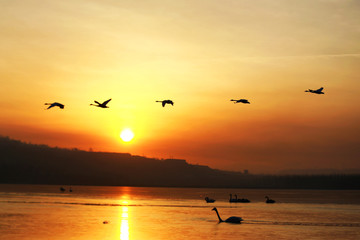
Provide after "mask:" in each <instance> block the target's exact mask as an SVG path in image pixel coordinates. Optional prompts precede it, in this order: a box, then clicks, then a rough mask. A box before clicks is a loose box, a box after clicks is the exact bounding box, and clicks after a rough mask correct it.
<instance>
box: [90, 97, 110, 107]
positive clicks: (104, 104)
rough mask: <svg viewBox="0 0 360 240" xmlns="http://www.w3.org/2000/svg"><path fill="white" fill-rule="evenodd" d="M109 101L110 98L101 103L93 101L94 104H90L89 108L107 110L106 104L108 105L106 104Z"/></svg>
mask: <svg viewBox="0 0 360 240" xmlns="http://www.w3.org/2000/svg"><path fill="white" fill-rule="evenodd" d="M110 101H111V98H110V99H109V100H106V101H105V102H103V103H99V102H98V101H94V102H95V103H96V104H90V106H95V107H100V108H109V107H108V106H106V104H108V102H110Z"/></svg>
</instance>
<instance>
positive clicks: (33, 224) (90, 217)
mask: <svg viewBox="0 0 360 240" xmlns="http://www.w3.org/2000/svg"><path fill="white" fill-rule="evenodd" d="M63 187H64V188H66V192H64V193H62V192H60V190H59V188H60V186H49V185H0V239H10V240H12V239H15V240H17V239H22V240H23V239H39V240H43V239H52V240H57V239H77V240H82V239H84V240H85V239H86V240H89V239H121V240H128V239H133V240H142V239H181V240H183V239H302V240H303V239H360V191H345V190H344V191H341V190H340V191H333V190H275V189H270V190H269V189H266V190H264V189H205V188H147V187H91V186H72V189H73V192H69V191H68V190H69V186H63ZM230 193H232V194H237V195H238V197H240V198H248V199H250V200H251V201H252V202H251V203H229V201H228V198H229V194H230ZM266 195H268V196H269V197H270V198H272V199H275V200H276V201H277V203H275V204H266V203H265V198H264V196H266ZM205 196H209V197H210V198H215V199H216V202H215V203H206V202H205V201H204V197H205ZM214 206H216V207H217V208H218V210H219V213H220V215H221V217H222V218H223V219H226V218H228V217H230V216H239V217H242V218H243V219H244V222H243V223H242V224H229V223H220V224H219V223H218V219H217V216H216V214H215V212H214V211H211V209H212V208H213V207H214ZM104 221H107V224H104V223H103V222H104Z"/></svg>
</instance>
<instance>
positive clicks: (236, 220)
mask: <svg viewBox="0 0 360 240" xmlns="http://www.w3.org/2000/svg"><path fill="white" fill-rule="evenodd" d="M323 89H324V88H323V87H321V88H319V89H317V90H312V89H308V90H305V92H310V93H314V94H324V92H323ZM110 101H111V98H110V99H108V100H106V101H104V102H103V103H100V102H98V101H96V100H95V101H94V102H95V103H96V104H90V106H95V107H99V108H109V107H108V106H107V104H108V103H109V102H110ZM230 101H231V102H234V104H236V103H243V104H250V102H249V101H248V100H247V99H231V100H230ZM156 102H161V105H162V106H163V107H165V105H166V104H170V105H171V106H174V102H173V101H172V100H169V99H167V100H162V101H156ZM45 105H49V107H48V108H47V109H50V108H53V107H59V108H60V109H64V107H65V105H64V104H61V103H58V102H53V103H45ZM60 190H61V191H65V189H64V188H60ZM70 191H72V190H70ZM234 196H235V198H232V195H231V194H230V199H229V202H230V203H233V202H235V203H236V202H242V203H248V202H250V200H248V199H246V198H241V199H238V198H237V195H234ZM265 198H266V203H275V200H273V199H270V198H269V197H268V196H265ZM205 201H206V202H207V203H213V202H215V201H216V200H215V199H211V198H209V197H205ZM212 210H214V211H215V212H216V215H217V217H218V219H219V223H221V222H226V223H237V224H240V223H241V222H242V221H243V219H242V218H241V217H234V216H232V217H229V218H227V219H226V220H225V221H224V220H222V219H221V217H220V214H219V212H218V210H217V208H216V207H214V208H213V209H212ZM105 223H107V222H104V224H105Z"/></svg>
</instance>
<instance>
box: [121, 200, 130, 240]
mask: <svg viewBox="0 0 360 240" xmlns="http://www.w3.org/2000/svg"><path fill="white" fill-rule="evenodd" d="M128 210H129V209H128V207H126V206H123V207H122V208H121V223H120V240H129V214H128Z"/></svg>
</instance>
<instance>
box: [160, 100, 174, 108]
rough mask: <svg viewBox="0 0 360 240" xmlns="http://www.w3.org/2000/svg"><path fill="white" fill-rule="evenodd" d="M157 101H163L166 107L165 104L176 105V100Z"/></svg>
mask: <svg viewBox="0 0 360 240" xmlns="http://www.w3.org/2000/svg"><path fill="white" fill-rule="evenodd" d="M156 102H161V103H162V106H163V107H165V104H171V105H172V106H174V102H173V101H172V100H163V101H156Z"/></svg>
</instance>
